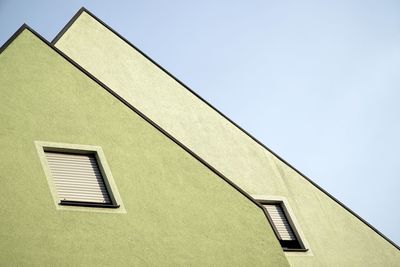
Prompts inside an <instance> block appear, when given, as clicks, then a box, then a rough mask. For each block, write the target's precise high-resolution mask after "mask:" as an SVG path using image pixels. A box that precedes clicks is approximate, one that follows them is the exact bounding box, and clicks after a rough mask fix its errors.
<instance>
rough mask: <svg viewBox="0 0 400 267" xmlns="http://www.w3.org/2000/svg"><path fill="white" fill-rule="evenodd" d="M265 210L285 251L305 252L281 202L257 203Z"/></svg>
mask: <svg viewBox="0 0 400 267" xmlns="http://www.w3.org/2000/svg"><path fill="white" fill-rule="evenodd" d="M258 202H259V203H260V204H261V205H262V206H263V207H264V208H265V210H266V212H267V216H268V220H269V221H270V223H271V226H272V228H273V229H274V232H275V234H276V236H277V238H278V240H279V243H280V244H281V246H282V248H283V250H285V251H307V249H306V248H305V246H304V244H303V242H302V241H301V239H300V236H299V234H298V233H297V231H296V228H295V227H294V223H293V222H292V219H291V218H290V216H289V214H288V212H287V210H286V207H285V205H284V203H283V201H266V200H259V201H258Z"/></svg>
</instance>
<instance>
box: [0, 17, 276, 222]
mask: <svg viewBox="0 0 400 267" xmlns="http://www.w3.org/2000/svg"><path fill="white" fill-rule="evenodd" d="M24 30H28V31H30V32H31V33H33V34H34V35H35V36H36V37H37V38H39V39H40V40H41V41H42V42H43V43H45V44H46V45H47V46H48V47H50V48H51V49H53V50H54V51H55V52H56V53H58V54H59V55H60V56H61V57H63V58H64V59H65V60H66V61H68V62H69V63H71V64H72V65H73V66H75V67H76V68H77V69H78V70H80V71H81V72H82V73H83V74H84V75H86V76H87V77H89V79H92V80H93V81H94V82H96V83H97V84H98V85H99V86H100V87H102V88H103V89H105V90H106V91H107V92H109V93H110V94H111V95H112V96H114V97H115V98H116V99H118V100H119V101H120V102H122V103H123V104H124V105H125V106H127V107H128V108H129V109H131V110H132V111H133V112H134V113H136V114H137V115H139V116H140V117H141V118H142V119H144V120H145V121H146V122H148V123H149V124H150V125H152V126H153V127H154V128H155V129H156V130H158V131H159V132H161V133H162V134H164V135H165V136H166V137H167V138H168V139H170V140H171V141H172V142H174V143H175V144H177V145H178V146H180V147H181V148H182V149H183V150H185V151H186V152H187V153H189V154H190V155H191V156H192V157H194V158H195V159H196V160H198V161H199V162H200V163H201V164H203V165H204V166H205V167H206V168H208V169H209V170H211V171H212V172H213V173H215V174H216V175H217V176H219V177H220V178H221V179H222V180H224V181H225V182H226V183H228V184H229V185H230V186H232V187H233V188H234V189H236V191H237V192H238V193H240V194H242V195H243V196H244V197H246V198H247V199H248V200H250V201H251V202H252V203H253V204H254V205H256V206H257V207H258V208H259V209H261V210H262V212H263V213H264V216H265V219H266V220H265V221H266V223H267V224H268V225H270V224H269V221H268V219H267V218H268V217H267V216H268V215H267V212H266V211H265V209H264V208H263V206H262V205H261V204H259V203H258V202H257V201H256V200H255V199H254V198H253V197H252V196H250V195H249V194H248V193H246V192H245V191H244V190H243V189H241V188H240V187H239V186H237V185H236V184H235V183H233V182H232V181H231V180H229V179H228V178H227V177H225V176H224V175H223V174H222V173H221V172H219V171H218V170H217V169H215V168H214V167H213V166H211V165H210V164H208V163H207V162H206V161H205V160H203V159H202V158H201V157H200V156H198V155H197V154H196V153H194V152H193V151H192V150H190V149H189V148H188V147H186V146H185V145H184V144H182V143H181V142H179V141H178V140H177V139H176V138H175V137H173V136H172V135H170V134H169V133H168V132H167V131H165V130H164V129H163V128H161V127H160V126H158V125H157V124H156V123H155V122H153V121H152V120H151V119H149V118H148V117H147V116H146V115H144V114H143V113H142V112H140V111H139V110H138V109H137V108H135V107H134V106H133V105H132V104H130V103H129V102H128V101H126V100H125V99H123V98H122V97H121V96H120V95H118V94H117V93H116V92H114V91H113V90H111V89H110V88H109V87H108V86H107V85H105V84H104V83H102V82H101V81H100V80H98V79H97V78H96V77H94V76H93V75H92V74H90V73H89V72H88V71H87V70H85V69H84V68H83V67H82V66H80V65H79V64H78V63H76V62H75V61H74V60H72V59H71V58H69V57H68V56H67V55H66V54H64V53H63V52H62V51H61V50H59V49H58V48H57V47H55V46H54V45H53V44H51V43H50V42H48V41H47V40H46V39H45V38H44V37H43V36H41V35H40V34H39V33H37V32H36V31H35V30H33V29H32V28H31V27H29V26H28V25H27V24H23V25H22V26H21V27H20V28H19V29H18V30H17V31H16V32H15V33H14V34H13V35H12V36H11V37H10V39H9V40H7V41H6V43H4V44H3V45H2V46H1V48H0V51H1V52H3V51H4V50H5V49H6V48H7V47H8V46H9V45H10V44H11V43H12V42H13V41H14V40H15V39H16V38H17V37H18V36H19V35H20V34H21V33H22V32H23V31H24Z"/></svg>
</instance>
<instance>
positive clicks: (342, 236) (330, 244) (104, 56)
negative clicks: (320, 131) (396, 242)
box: [56, 12, 400, 266]
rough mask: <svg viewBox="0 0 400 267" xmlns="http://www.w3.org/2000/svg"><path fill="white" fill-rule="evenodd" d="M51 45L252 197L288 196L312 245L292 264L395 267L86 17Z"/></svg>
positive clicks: (321, 196)
mask: <svg viewBox="0 0 400 267" xmlns="http://www.w3.org/2000/svg"><path fill="white" fill-rule="evenodd" d="M93 44H96V45H95V46H93ZM56 47H58V48H59V49H61V50H62V51H63V52H64V53H66V54H67V55H68V56H70V57H71V58H72V59H74V60H75V61H76V62H78V63H79V64H80V65H82V66H83V67H84V68H85V69H87V70H88V71H89V72H91V73H92V74H93V75H94V76H96V77H97V78H98V79H100V80H101V81H102V82H104V83H105V84H106V85H108V86H109V87H110V88H112V89H113V90H114V91H116V92H117V93H118V94H119V95H121V96H122V97H123V98H124V99H126V100H127V101H128V102H130V103H132V104H133V105H134V106H135V107H137V108H138V109H139V110H140V111H141V112H143V113H144V114H146V115H147V116H148V117H149V118H151V119H152V120H153V121H155V122H156V123H157V124H158V125H160V126H161V127H162V128H163V129H165V130H166V131H167V132H169V133H170V134H171V135H173V136H174V137H175V138H177V139H178V140H179V141H181V142H182V143H183V144H185V145H186V146H187V147H189V148H190V149H191V150H192V151H194V152H195V153H196V154H197V155H199V156H200V157H201V158H203V159H204V160H206V161H207V162H208V163H210V164H211V165H212V166H214V167H215V168H216V169H217V170H219V171H220V172H222V173H223V174H224V175H225V176H227V177H228V178H229V179H231V180H232V181H233V182H235V183H236V184H237V185H239V186H240V187H241V188H243V189H244V190H245V191H246V192H248V193H249V194H251V195H252V196H254V197H257V198H262V197H269V196H279V197H283V198H286V199H287V201H288V203H289V205H290V208H291V209H292V210H293V213H294V215H295V217H296V220H297V221H298V223H299V225H300V228H301V232H302V233H303V235H304V236H305V238H306V241H307V243H308V244H309V248H310V250H309V251H308V252H306V253H304V252H302V253H293V252H291V253H286V256H287V258H288V260H289V262H290V264H291V265H292V266H400V253H399V250H398V249H397V248H395V247H394V246H393V245H392V244H390V243H389V242H388V241H386V240H385V239H384V238H382V237H381V236H379V235H378V234H377V233H375V232H374V231H373V230H372V229H371V228H369V227H368V226H367V225H365V224H364V223H363V222H362V221H360V220H359V219H358V218H356V217H355V216H354V215H352V214H351V213H349V212H348V211H347V210H345V209H344V208H343V207H342V206H340V205H339V204H338V203H336V202H335V201H333V200H332V199H331V198H330V197H328V196H327V195H326V194H325V193H323V192H322V191H320V190H319V189H317V188H316V187H315V186H314V185H312V184H311V183H310V182H308V181H307V180H306V179H304V177H302V176H301V175H300V174H298V173H297V172H296V171H294V170H293V169H291V168H290V167H289V166H287V165H286V164H285V163H283V162H282V161H280V160H279V159H278V158H277V157H275V156H274V155H273V154H271V153H270V152H269V151H268V150H266V149H265V148H263V147H262V146H261V145H259V144H258V143H256V142H255V141H254V140H252V139H251V138H250V137H249V136H247V135H246V134H245V133H243V132H242V131H241V130H240V129H238V128H237V127H236V126H235V125H233V124H232V123H230V122H229V121H227V120H226V119H225V118H223V117H222V116H221V115H220V114H218V113H217V112H216V111H214V110H213V109H212V108H210V107H209V106H208V105H206V104H205V103H204V102H202V101H201V100H200V99H199V98H197V97H196V96H195V95H193V94H192V93H191V92H189V91H188V90H186V89H185V88H184V87H183V86H182V85H180V84H179V83H178V82H177V81H176V80H174V79H173V78H172V77H170V76H169V75H168V74H167V73H165V72H163V71H162V70H161V69H160V68H158V67H157V66H156V65H155V64H153V63H152V62H151V61H149V60H148V59H146V58H145V57H144V56H143V55H142V54H141V53H139V52H138V51H137V50H135V49H134V48H133V47H132V46H130V45H129V44H127V43H126V42H125V41H123V40H122V39H121V38H119V37H118V36H117V35H115V34H114V33H113V32H112V31H110V30H108V29H107V28H106V27H104V26H103V25H102V24H100V23H99V22H98V21H97V20H96V19H94V18H93V17H92V16H91V15H89V14H88V13H86V12H83V13H82V14H81V15H80V16H79V18H78V19H77V20H76V21H75V22H74V23H73V24H72V26H71V27H70V28H69V29H68V30H67V31H66V32H65V33H64V35H63V36H62V37H61V38H60V39H59V40H58V41H57V43H56ZM266 104H268V103H266ZM266 123H268V122H267V121H266Z"/></svg>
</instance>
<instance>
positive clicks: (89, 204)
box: [58, 200, 120, 209]
mask: <svg viewBox="0 0 400 267" xmlns="http://www.w3.org/2000/svg"><path fill="white" fill-rule="evenodd" d="M58 204H59V205H61V206H79V207H92V208H109V209H117V208H119V206H120V205H114V204H106V203H100V202H98V203H97V202H80V201H69V200H61V201H60V203H58Z"/></svg>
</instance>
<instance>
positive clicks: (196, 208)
mask: <svg viewBox="0 0 400 267" xmlns="http://www.w3.org/2000/svg"><path fill="white" fill-rule="evenodd" d="M0 125H1V129H0V146H1V153H0V183H1V185H0V202H1V205H0V207H1V208H0V265H1V266H103V265H105V266H235V265H236V266H288V262H287V260H286V258H285V256H284V254H283V252H282V250H281V248H280V246H279V244H278V242H277V241H276V240H275V236H274V234H273V232H272V229H271V227H270V226H269V224H268V223H267V221H266V218H265V215H264V214H263V212H262V210H261V209H260V208H259V207H258V206H256V205H255V204H254V203H253V202H251V201H250V200H249V199H247V198H246V197H245V196H243V195H242V194H241V193H239V192H238V191H237V190H236V189H234V188H233V187H232V186H230V185H229V184H228V183H227V182H225V181H224V180H222V179H221V178H220V177H218V176H217V175H216V174H215V173H213V172H212V171H210V170H209V169H208V168H206V167H205V166H204V165H202V164H201V163H200V162H199V161H198V160H196V159H195V158H194V157H192V156H191V155H190V154H188V153H187V152H186V151H184V150H183V149H182V148H181V147H179V146H178V145H176V144H175V143H174V142H172V141H171V140H170V139H169V138H167V137H166V136H165V135H163V134H162V133H161V132H160V131H158V130H157V129H156V128H154V127H153V126H151V125H150V124H148V123H147V122H146V121H145V120H144V119H142V118H141V117H139V116H138V115H137V114H136V113H135V112H133V111H132V110H130V109H129V108H127V107H126V106H125V105H123V104H122V103H121V102H120V101H119V100H117V99H116V98H115V97H113V96H112V95H111V94H110V93H108V92H107V91H106V90H104V89H103V88H102V87H100V86H99V85H98V84H97V83H95V82H94V81H93V80H91V79H89V78H88V77H87V76H86V75H84V74H83V73H82V72H81V71H80V70H78V69H77V68H75V67H74V66H73V65H71V64H70V63H69V62H68V61H66V60H65V59H64V58H62V57H61V56H60V55H59V54H57V53H56V52H55V51H54V50H53V49H51V48H50V47H48V46H47V45H46V44H45V43H43V42H42V41H41V40H40V39H38V38H37V37H36V36H35V35H34V34H32V33H31V32H30V31H29V30H27V29H25V30H24V31H23V32H22V33H21V34H20V35H19V36H18V37H17V38H16V39H15V40H14V41H13V42H12V43H11V45H10V46H9V47H8V48H7V49H6V50H5V51H4V52H3V53H2V54H0ZM34 141H49V142H61V143H72V144H84V145H96V146H101V147H102V149H103V151H104V154H105V156H106V158H107V161H108V164H109V167H110V169H111V172H112V174H113V177H114V180H115V183H116V185H117V187H118V190H119V193H120V195H121V198H122V200H123V202H124V205H125V208H126V211H127V213H126V214H113V213H100V212H88V211H66V210H56V208H55V206H54V202H53V199H52V196H51V193H50V190H49V186H48V184H47V181H46V177H45V174H44V171H43V168H42V166H41V163H40V160H39V157H38V152H37V151H36V147H35V144H34ZM89 209H90V208H88V210H89Z"/></svg>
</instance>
